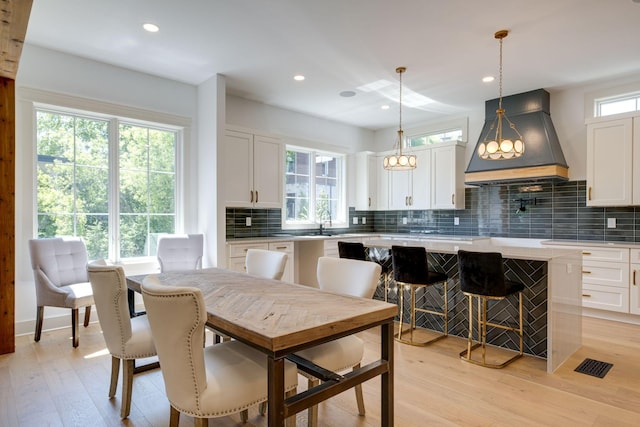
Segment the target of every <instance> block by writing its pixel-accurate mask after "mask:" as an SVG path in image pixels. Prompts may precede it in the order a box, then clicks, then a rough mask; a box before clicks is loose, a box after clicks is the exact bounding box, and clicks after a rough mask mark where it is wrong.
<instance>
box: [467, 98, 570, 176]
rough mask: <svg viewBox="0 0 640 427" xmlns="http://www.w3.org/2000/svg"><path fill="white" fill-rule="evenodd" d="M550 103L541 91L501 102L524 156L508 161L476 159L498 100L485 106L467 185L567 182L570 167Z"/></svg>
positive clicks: (488, 102) (470, 162)
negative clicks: (482, 123) (552, 120)
mask: <svg viewBox="0 0 640 427" xmlns="http://www.w3.org/2000/svg"><path fill="white" fill-rule="evenodd" d="M549 99H550V96H549V92H547V91H546V90H544V89H537V90H533V91H531V92H525V93H520V94H517V95H511V96H505V97H503V98H502V106H503V108H504V109H505V111H506V113H507V114H508V115H509V118H510V119H511V121H512V122H513V123H515V125H516V127H517V129H518V131H520V133H521V134H522V137H523V140H524V144H525V151H524V154H523V155H522V156H521V157H518V158H514V159H509V160H484V159H481V158H480V156H478V144H480V142H482V140H483V138H484V137H485V135H486V134H487V132H488V131H489V127H490V126H491V123H492V122H493V120H494V119H495V117H496V110H497V109H498V102H499V98H496V99H492V100H490V101H487V102H486V103H485V122H484V126H483V127H482V132H480V139H479V140H478V144H476V148H475V150H474V151H473V154H472V155H471V160H470V161H469V166H468V167H467V170H466V172H465V183H466V184H470V185H482V184H491V183H501V182H523V181H539V180H562V181H566V180H567V179H569V167H568V166H567V162H566V161H565V159H564V154H562V148H561V147H560V141H558V135H557V134H556V130H555V128H554V127H553V123H552V122H551V116H550V114H549V110H550V108H549V107H550V101H549Z"/></svg>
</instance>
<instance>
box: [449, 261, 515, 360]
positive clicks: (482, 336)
mask: <svg viewBox="0 0 640 427" xmlns="http://www.w3.org/2000/svg"><path fill="white" fill-rule="evenodd" d="M458 271H459V274H460V289H461V290H462V293H464V294H465V295H466V296H467V297H468V298H469V337H468V340H467V348H466V350H463V351H462V352H461V353H460V358H461V359H462V360H464V361H465V362H470V363H473V364H476V365H480V366H485V367H488V368H503V367H505V366H507V365H508V364H509V363H511V362H513V361H514V360H516V359H518V358H520V357H522V354H523V343H522V341H523V332H522V291H523V290H524V285H523V284H522V283H518V282H514V281H511V280H508V279H506V278H505V276H504V264H503V261H502V254H501V253H498V252H469V251H463V250H460V251H458ZM516 293H517V294H518V318H519V319H518V327H514V326H509V325H506V324H498V323H493V322H489V321H488V320H487V301H488V300H496V301H501V300H504V299H505V298H507V297H508V296H510V295H513V294H516ZM474 297H476V298H478V341H479V342H477V343H475V344H474V343H473V298H474ZM487 326H491V327H494V328H500V329H504V330H507V331H514V332H517V333H518V337H519V338H520V351H519V352H518V353H517V354H516V355H514V356H513V357H511V358H509V359H507V360H506V361H504V362H502V363H499V364H498V363H487V361H486V345H487ZM478 347H481V348H482V358H481V359H480V360H477V359H472V358H471V355H472V352H473V350H475V349H476V348H478Z"/></svg>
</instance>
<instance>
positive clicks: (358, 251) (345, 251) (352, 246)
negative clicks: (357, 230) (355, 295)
mask: <svg viewBox="0 0 640 427" xmlns="http://www.w3.org/2000/svg"><path fill="white" fill-rule="evenodd" d="M338 255H339V256H340V258H349V259H357V260H359V261H375V260H371V259H370V258H369V257H368V256H367V252H366V251H365V248H364V245H363V244H362V243H359V242H343V241H338ZM378 265H380V267H381V268H382V274H381V275H382V280H383V284H384V300H385V301H387V297H388V294H389V276H390V273H391V269H390V268H389V266H388V265H384V264H383V263H380V262H378Z"/></svg>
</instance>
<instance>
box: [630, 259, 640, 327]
mask: <svg viewBox="0 0 640 427" xmlns="http://www.w3.org/2000/svg"><path fill="white" fill-rule="evenodd" d="M629 313H631V314H640V249H631V284H630V285H629Z"/></svg>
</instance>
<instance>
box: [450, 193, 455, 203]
mask: <svg viewBox="0 0 640 427" xmlns="http://www.w3.org/2000/svg"><path fill="white" fill-rule="evenodd" d="M451 204H452V205H455V204H456V195H455V194H452V195H451Z"/></svg>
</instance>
